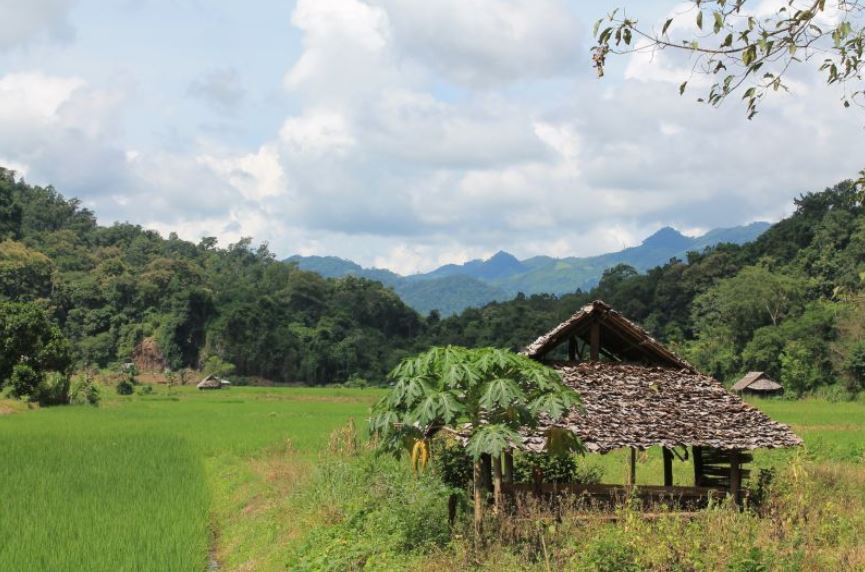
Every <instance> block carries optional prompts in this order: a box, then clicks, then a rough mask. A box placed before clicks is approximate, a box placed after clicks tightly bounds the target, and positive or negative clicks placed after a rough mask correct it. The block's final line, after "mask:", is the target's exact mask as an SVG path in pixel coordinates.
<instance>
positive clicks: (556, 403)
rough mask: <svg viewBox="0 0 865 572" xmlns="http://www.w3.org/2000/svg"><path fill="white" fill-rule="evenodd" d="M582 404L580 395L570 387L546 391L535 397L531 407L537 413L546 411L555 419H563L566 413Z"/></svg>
mask: <svg viewBox="0 0 865 572" xmlns="http://www.w3.org/2000/svg"><path fill="white" fill-rule="evenodd" d="M578 405H580V399H579V396H577V394H576V392H574V391H572V390H570V389H564V390H562V391H556V392H549V393H544V394H541V395H540V396H538V397H537V398H535V399H534V400H533V401H532V402H531V403H530V404H529V409H530V410H531V411H532V412H533V413H534V414H535V415H538V414H540V413H546V414H547V415H549V416H550V417H551V418H552V419H553V420H555V421H557V420H559V419H561V418H562V417H563V416H564V414H565V413H567V412H568V411H570V410H571V409H573V408H574V407H577V406H578Z"/></svg>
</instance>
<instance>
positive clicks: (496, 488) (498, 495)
mask: <svg viewBox="0 0 865 572" xmlns="http://www.w3.org/2000/svg"><path fill="white" fill-rule="evenodd" d="M492 461H493V510H494V511H495V513H496V514H500V513H501V510H502V456H501V455H496V456H495V458H494V459H492Z"/></svg>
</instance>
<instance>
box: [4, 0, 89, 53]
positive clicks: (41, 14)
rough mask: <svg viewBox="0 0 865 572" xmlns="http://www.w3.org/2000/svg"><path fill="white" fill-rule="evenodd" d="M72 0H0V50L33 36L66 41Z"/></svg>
mask: <svg viewBox="0 0 865 572" xmlns="http://www.w3.org/2000/svg"><path fill="white" fill-rule="evenodd" d="M72 4H73V2H72V0H24V1H23V2H22V1H21V0H0V14H2V15H3V16H2V17H0V51H2V50H4V49H9V48H12V47H16V46H20V45H24V44H27V43H29V42H31V41H34V40H37V39H51V40H60V41H67V40H70V39H71V38H72V37H73V36H74V30H73V28H72V26H71V25H70V23H69V19H68V16H69V14H68V13H69V9H70V8H71V6H72Z"/></svg>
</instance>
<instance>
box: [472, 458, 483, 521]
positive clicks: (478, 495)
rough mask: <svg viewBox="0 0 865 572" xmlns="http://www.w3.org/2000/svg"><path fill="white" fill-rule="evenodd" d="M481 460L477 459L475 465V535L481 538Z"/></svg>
mask: <svg viewBox="0 0 865 572" xmlns="http://www.w3.org/2000/svg"><path fill="white" fill-rule="evenodd" d="M481 475H482V467H481V460H480V459H476V460H475V464H474V475H473V476H474V479H473V480H474V483H473V484H474V501H475V534H476V535H477V536H480V534H481V525H482V524H483V520H484V492H483V479H482V477H481Z"/></svg>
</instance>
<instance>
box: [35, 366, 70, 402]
mask: <svg viewBox="0 0 865 572" xmlns="http://www.w3.org/2000/svg"><path fill="white" fill-rule="evenodd" d="M31 399H33V400H35V401H38V402H39V403H40V404H42V405H66V404H68V403H69V376H67V375H65V374H62V373H57V372H52V373H49V374H48V375H46V376H44V378H43V379H42V381H41V382H40V383H39V386H38V387H37V388H36V391H35V392H34V393H33V395H32V396H31Z"/></svg>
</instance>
